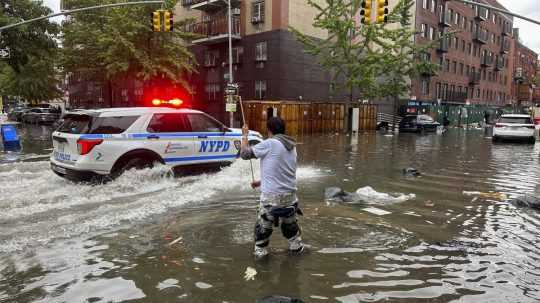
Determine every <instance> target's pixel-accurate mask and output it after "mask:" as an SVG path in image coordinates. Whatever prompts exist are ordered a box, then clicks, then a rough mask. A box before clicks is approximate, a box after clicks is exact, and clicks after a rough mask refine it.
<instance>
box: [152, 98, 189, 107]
mask: <svg viewBox="0 0 540 303" xmlns="http://www.w3.org/2000/svg"><path fill="white" fill-rule="evenodd" d="M183 103H184V101H182V100H180V99H178V98H174V99H171V100H161V99H153V100H152V105H154V106H163V105H172V106H175V107H178V106H181V105H182V104H183Z"/></svg>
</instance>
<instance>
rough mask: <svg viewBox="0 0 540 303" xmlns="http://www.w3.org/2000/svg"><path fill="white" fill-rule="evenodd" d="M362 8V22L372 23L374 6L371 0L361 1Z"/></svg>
mask: <svg viewBox="0 0 540 303" xmlns="http://www.w3.org/2000/svg"><path fill="white" fill-rule="evenodd" d="M360 6H361V9H360V15H361V16H362V17H360V22H361V23H362V24H370V23H371V8H372V6H373V4H372V2H371V0H363V1H362V3H361V5H360Z"/></svg>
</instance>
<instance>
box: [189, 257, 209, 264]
mask: <svg viewBox="0 0 540 303" xmlns="http://www.w3.org/2000/svg"><path fill="white" fill-rule="evenodd" d="M191 261H193V262H195V263H198V264H203V263H206V262H205V261H204V260H203V259H201V258H198V257H195V258H193V259H192V260H191Z"/></svg>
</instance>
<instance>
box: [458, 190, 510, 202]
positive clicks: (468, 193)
mask: <svg viewBox="0 0 540 303" xmlns="http://www.w3.org/2000/svg"><path fill="white" fill-rule="evenodd" d="M463 194H464V195H465V196H479V197H482V198H488V199H496V200H500V201H503V200H506V199H508V196H506V194H504V193H495V192H489V193H487V192H481V191H463Z"/></svg>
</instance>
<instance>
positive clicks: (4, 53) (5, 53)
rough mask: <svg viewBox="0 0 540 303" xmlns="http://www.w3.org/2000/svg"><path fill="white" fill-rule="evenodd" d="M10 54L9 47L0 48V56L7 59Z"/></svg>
mask: <svg viewBox="0 0 540 303" xmlns="http://www.w3.org/2000/svg"><path fill="white" fill-rule="evenodd" d="M9 56H10V52H9V48H0V58H1V59H8V58H9Z"/></svg>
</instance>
